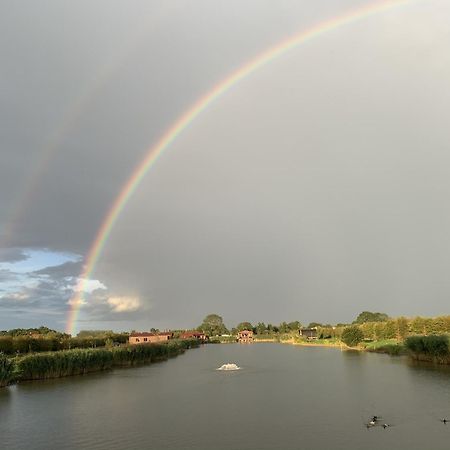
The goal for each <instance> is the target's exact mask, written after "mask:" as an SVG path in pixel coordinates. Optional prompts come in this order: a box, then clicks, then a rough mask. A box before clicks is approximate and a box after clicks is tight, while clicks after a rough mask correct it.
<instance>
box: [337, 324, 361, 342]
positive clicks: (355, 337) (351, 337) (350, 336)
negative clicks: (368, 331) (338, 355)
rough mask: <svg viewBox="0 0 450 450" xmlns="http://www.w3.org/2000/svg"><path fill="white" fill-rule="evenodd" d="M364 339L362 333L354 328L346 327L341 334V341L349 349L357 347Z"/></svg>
mask: <svg viewBox="0 0 450 450" xmlns="http://www.w3.org/2000/svg"><path fill="white" fill-rule="evenodd" d="M363 338H364V335H363V332H362V331H361V330H360V329H359V328H358V327H357V326H356V325H352V326H350V327H347V328H346V329H345V330H344V331H343V332H342V341H343V342H344V343H345V344H346V345H348V346H349V347H354V346H355V345H358V344H359V343H360V342H361V341H362V340H363Z"/></svg>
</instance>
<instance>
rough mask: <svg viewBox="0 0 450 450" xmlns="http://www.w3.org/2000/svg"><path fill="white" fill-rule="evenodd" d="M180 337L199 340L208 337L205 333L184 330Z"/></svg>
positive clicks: (204, 339) (205, 339)
mask: <svg viewBox="0 0 450 450" xmlns="http://www.w3.org/2000/svg"><path fill="white" fill-rule="evenodd" d="M180 339H197V340H199V341H207V340H208V339H209V338H208V336H206V334H205V333H201V332H200V331H185V332H184V333H181V334H180Z"/></svg>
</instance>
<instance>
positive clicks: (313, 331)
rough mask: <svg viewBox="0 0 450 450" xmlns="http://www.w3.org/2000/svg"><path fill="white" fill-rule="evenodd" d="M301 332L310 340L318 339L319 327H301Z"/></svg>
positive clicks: (301, 334)
mask: <svg viewBox="0 0 450 450" xmlns="http://www.w3.org/2000/svg"><path fill="white" fill-rule="evenodd" d="M299 334H300V336H302V337H304V338H306V339H308V340H311V339H317V328H301V329H300V330H299Z"/></svg>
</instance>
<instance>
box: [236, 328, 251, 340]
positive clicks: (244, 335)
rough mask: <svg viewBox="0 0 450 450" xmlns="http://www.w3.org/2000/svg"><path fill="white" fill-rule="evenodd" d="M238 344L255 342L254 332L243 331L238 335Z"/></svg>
mask: <svg viewBox="0 0 450 450" xmlns="http://www.w3.org/2000/svg"><path fill="white" fill-rule="evenodd" d="M237 340H238V342H253V331H252V330H242V331H239V333H238V335H237Z"/></svg>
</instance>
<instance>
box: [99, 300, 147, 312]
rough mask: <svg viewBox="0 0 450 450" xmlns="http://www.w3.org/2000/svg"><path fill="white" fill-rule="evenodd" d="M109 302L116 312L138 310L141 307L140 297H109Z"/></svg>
mask: <svg viewBox="0 0 450 450" xmlns="http://www.w3.org/2000/svg"><path fill="white" fill-rule="evenodd" d="M107 303H108V305H109V306H111V308H112V311H113V312H116V313H121V312H129V311H137V310H138V309H140V308H141V301H140V300H139V298H138V297H109V298H108V300H107Z"/></svg>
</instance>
